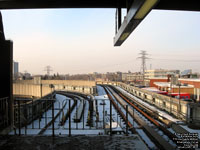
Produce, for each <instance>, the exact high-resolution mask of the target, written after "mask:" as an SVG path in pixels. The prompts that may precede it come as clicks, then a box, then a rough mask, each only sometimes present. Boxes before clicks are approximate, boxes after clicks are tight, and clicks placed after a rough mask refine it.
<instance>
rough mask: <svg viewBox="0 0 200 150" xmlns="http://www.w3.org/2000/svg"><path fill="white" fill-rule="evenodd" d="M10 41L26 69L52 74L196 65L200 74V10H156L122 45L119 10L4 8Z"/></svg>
mask: <svg viewBox="0 0 200 150" xmlns="http://www.w3.org/2000/svg"><path fill="white" fill-rule="evenodd" d="M1 12H2V17H3V24H4V32H5V36H6V39H10V40H12V41H13V43H14V49H13V51H14V52H13V53H14V54H13V55H14V56H13V57H14V60H15V61H17V62H19V71H20V72H25V71H27V72H29V73H31V74H33V75H36V74H45V73H46V72H45V67H46V66H51V67H52V70H53V71H52V72H51V73H59V74H81V73H91V72H100V73H105V72H115V71H122V72H127V71H131V72H138V71H141V60H140V59H137V57H139V53H140V50H145V51H146V52H147V53H148V54H149V55H148V57H149V58H150V59H148V60H147V62H146V67H147V69H150V66H151V68H152V69H160V68H162V69H179V70H181V71H183V70H185V69H192V70H193V72H200V67H199V66H200V42H199V39H200V28H199V27H200V12H188V11H166V10H165V11H164V10H153V11H151V12H150V13H149V14H148V16H147V17H146V18H145V19H144V20H143V21H142V22H141V23H140V25H139V26H138V27H137V28H136V29H135V30H134V31H133V32H132V34H131V35H130V36H129V37H128V39H127V40H126V41H125V42H124V43H123V44H122V45H121V46H120V47H114V46H113V38H114V36H115V9H33V10H2V11H1Z"/></svg>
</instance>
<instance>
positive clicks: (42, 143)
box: [0, 135, 148, 150]
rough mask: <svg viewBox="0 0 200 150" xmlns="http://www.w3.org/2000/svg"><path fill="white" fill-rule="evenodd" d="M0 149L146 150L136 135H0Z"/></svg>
mask: <svg viewBox="0 0 200 150" xmlns="http://www.w3.org/2000/svg"><path fill="white" fill-rule="evenodd" d="M0 149H2V150H43V149H44V150H63V149H72V150H80V149H81V150H87V149H89V150H103V149H104V150H113V149H115V150H132V149H134V150H147V149H148V148H147V146H146V145H145V144H144V142H143V141H142V140H141V139H140V138H139V137H138V136H137V135H131V136H116V135H115V136H112V137H111V136H105V135H99V136H84V135H76V136H71V137H67V136H56V137H54V138H53V137H51V136H16V135H15V136H14V135H9V136H0Z"/></svg>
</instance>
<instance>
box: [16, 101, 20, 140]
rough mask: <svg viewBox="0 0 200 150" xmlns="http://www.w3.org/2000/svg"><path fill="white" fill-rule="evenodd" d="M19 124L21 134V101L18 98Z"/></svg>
mask: <svg viewBox="0 0 200 150" xmlns="http://www.w3.org/2000/svg"><path fill="white" fill-rule="evenodd" d="M17 102H18V124H19V136H20V135H21V119H20V116H21V114H20V101H19V100H18V101H17Z"/></svg>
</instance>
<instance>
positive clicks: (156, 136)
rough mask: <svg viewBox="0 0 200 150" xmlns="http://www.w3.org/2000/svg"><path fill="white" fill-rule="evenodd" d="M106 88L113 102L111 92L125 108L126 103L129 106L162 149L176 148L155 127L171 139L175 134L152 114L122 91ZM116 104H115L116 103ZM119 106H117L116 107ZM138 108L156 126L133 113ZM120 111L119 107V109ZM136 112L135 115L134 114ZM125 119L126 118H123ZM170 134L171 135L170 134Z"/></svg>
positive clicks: (131, 112) (130, 111)
mask: <svg viewBox="0 0 200 150" xmlns="http://www.w3.org/2000/svg"><path fill="white" fill-rule="evenodd" d="M103 87H104V89H105V90H106V91H107V92H106V93H107V94H108V97H109V99H110V100H111V102H112V103H113V102H114V99H113V98H112V96H111V95H110V93H111V94H112V95H113V97H114V98H115V99H116V100H117V101H118V102H119V104H120V105H121V106H122V107H123V108H124V109H125V107H126V105H129V106H128V113H129V115H130V116H131V117H133V118H134V120H135V121H136V122H137V123H138V124H139V125H140V126H141V127H142V129H143V130H144V131H145V133H146V134H147V135H148V136H149V137H150V139H151V140H152V141H153V142H154V143H155V144H156V146H157V147H158V148H160V149H166V150H169V149H175V147H174V146H173V145H171V144H170V143H169V142H168V141H166V140H165V139H164V138H163V136H161V135H160V134H158V132H156V131H155V127H157V128H159V129H160V130H161V131H162V132H163V133H165V134H166V135H167V136H168V137H169V138H170V139H171V140H173V137H174V136H173V135H172V134H171V133H169V132H168V130H167V131H165V129H164V127H161V125H160V124H159V123H158V122H157V121H156V120H155V119H154V118H152V117H151V116H149V115H148V114H147V113H145V112H144V111H143V110H141V109H140V108H138V107H137V106H135V105H134V104H133V103H132V102H130V101H129V100H128V98H126V97H125V96H123V95H122V94H121V93H117V91H116V90H115V91H114V90H113V88H112V87H108V86H103ZM114 105H115V104H114ZM116 108H117V107H116ZM133 108H134V109H135V110H137V111H138V112H139V113H140V114H142V115H143V116H144V117H145V118H147V119H148V120H149V121H150V122H151V123H152V124H153V125H154V126H155V127H153V126H152V125H149V124H148V123H147V122H146V121H145V120H143V119H142V118H141V116H140V115H138V114H137V113H133V111H134V109H133ZM117 110H118V111H119V109H117ZM133 114H134V116H133ZM123 119H124V118H123ZM124 120H125V122H127V120H126V118H125V119H124ZM129 127H133V125H129ZM168 134H169V135H168Z"/></svg>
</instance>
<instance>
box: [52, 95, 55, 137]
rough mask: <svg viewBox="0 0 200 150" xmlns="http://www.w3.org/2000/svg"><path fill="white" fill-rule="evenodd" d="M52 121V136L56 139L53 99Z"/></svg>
mask: <svg viewBox="0 0 200 150" xmlns="http://www.w3.org/2000/svg"><path fill="white" fill-rule="evenodd" d="M52 120H53V123H52V136H53V137H54V136H55V132H54V101H53V99H52Z"/></svg>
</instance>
